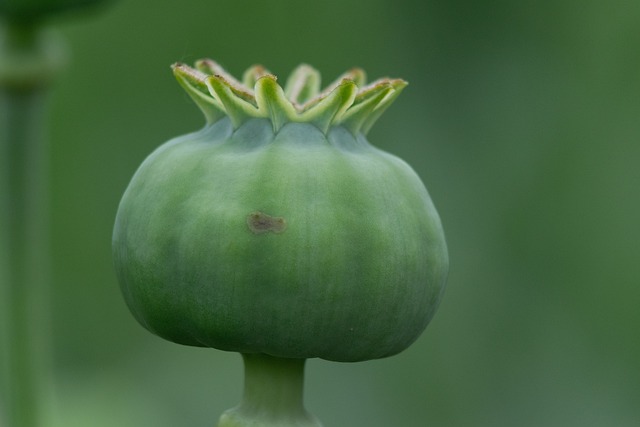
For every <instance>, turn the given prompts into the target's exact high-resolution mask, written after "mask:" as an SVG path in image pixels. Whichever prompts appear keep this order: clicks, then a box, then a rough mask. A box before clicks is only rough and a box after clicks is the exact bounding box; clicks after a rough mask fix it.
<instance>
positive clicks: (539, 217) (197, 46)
mask: <svg viewBox="0 0 640 427" xmlns="http://www.w3.org/2000/svg"><path fill="white" fill-rule="evenodd" d="M53 24H54V25H53V26H54V27H55V28H57V29H58V30H59V32H60V33H62V35H63V36H65V37H66V38H67V39H68V41H69V46H70V50H71V54H72V61H71V62H70V65H69V67H68V69H67V70H66V72H65V73H63V74H62V75H61V76H60V78H59V79H58V81H57V84H56V86H55V88H54V90H53V92H52V96H51V98H50V107H51V114H50V120H49V124H48V126H49V130H50V135H51V137H50V142H51V146H52V159H51V160H52V168H51V181H50V185H51V190H52V204H53V209H52V218H51V223H52V227H53V229H52V247H51V251H52V253H53V274H54V276H53V284H52V286H53V287H54V292H53V295H54V318H53V326H54V336H53V338H54V340H55V341H54V342H55V359H54V365H55V377H56V391H57V392H56V401H57V406H56V411H57V413H58V416H59V417H61V419H62V420H64V424H63V425H65V427H73V426H76V425H77V426H83V427H86V426H88V425H91V426H100V425H109V426H113V425H119V426H121V427H126V426H131V427H133V426H135V427H141V426H154V427H175V426H211V425H214V424H215V421H216V419H217V417H218V415H219V414H220V413H221V412H222V411H223V410H224V409H226V408H229V407H231V406H233V405H234V404H236V403H237V402H238V400H239V398H240V393H241V382H242V365H241V360H240V357H239V356H238V355H236V354H232V353H224V352H220V351H217V350H203V349H194V348H189V347H181V346H178V345H175V344H172V343H168V342H165V341H162V340H161V339H159V338H156V337H154V336H152V335H151V334H149V333H147V332H146V331H145V330H143V329H142V328H141V327H140V326H139V325H138V324H137V323H136V322H135V321H134V319H133V317H132V316H131V315H130V314H129V313H128V311H127V308H126V307H125V305H124V302H123V301H122V299H121V297H120V294H119V288H118V285H117V283H116V280H115V277H114V273H113V270H112V265H111V254H110V239H111V229H112V225H113V220H114V215H115V212H116V208H117V204H118V201H119V198H120V196H121V194H122V192H123V191H124V189H125V187H126V185H127V183H128V181H129V179H130V178H131V176H132V174H133V173H134V171H135V169H136V168H137V166H138V165H139V164H140V162H141V161H142V160H143V159H144V157H145V156H146V155H147V154H149V153H150V152H151V151H152V150H153V149H154V148H155V147H157V146H158V145H159V144H160V143H162V142H163V141H166V140H167V139H169V138H171V137H173V136H176V135H179V134H183V133H187V132H190V131H193V130H196V129H198V128H200V127H201V126H203V125H204V120H203V117H202V116H201V114H200V112H199V111H198V110H197V109H196V107H195V106H194V105H193V104H192V102H191V101H190V100H189V99H188V97H187V96H186V95H185V94H184V92H183V91H182V90H181V89H180V87H179V86H178V85H177V83H176V82H175V81H174V79H173V77H172V75H171V73H170V70H169V65H170V64H171V63H173V62H175V61H183V62H193V61H194V60H196V59H198V58H201V57H211V58H214V59H216V60H217V61H219V62H220V63H221V64H222V65H223V66H225V67H226V68H227V69H228V70H229V71H230V72H232V73H233V74H236V75H240V74H241V73H242V71H243V70H244V69H245V68H246V67H248V66H250V65H252V64H253V63H262V64H264V65H265V66H267V67H268V68H269V69H270V70H271V71H272V72H274V73H275V74H277V75H280V76H285V75H286V74H287V73H288V72H289V71H290V70H291V69H292V68H293V67H294V66H295V65H297V64H298V63H300V62H307V63H310V64H312V65H314V66H315V67H316V68H318V69H319V70H320V71H321V72H322V73H323V75H324V76H325V79H326V80H327V81H329V80H333V78H335V77H336V76H337V75H338V74H340V73H341V72H343V71H344V70H346V69H347V68H349V67H352V66H360V67H363V68H364V69H366V70H367V71H368V73H369V76H370V77H371V78H376V77H380V76H383V75H391V76H394V77H395V76H397V77H403V78H405V79H406V80H408V81H409V82H410V86H409V87H408V88H407V89H406V90H405V92H404V93H403V95H402V96H401V97H400V98H399V99H398V100H397V101H396V103H395V104H394V105H393V106H392V107H391V108H390V109H389V110H388V112H387V113H386V114H385V116H384V117H383V118H382V119H381V120H380V121H379V122H378V124H377V125H376V126H375V127H374V128H373V130H372V132H371V133H370V134H369V136H370V138H369V139H370V141H371V142H372V143H373V144H375V145H377V146H378V147H381V148H383V149H385V150H387V151H389V152H391V153H394V154H396V155H398V156H400V157H402V158H404V159H406V160H408V161H409V163H410V164H411V165H412V166H413V167H414V168H415V169H416V171H417V172H418V173H419V175H420V176H421V177H422V178H423V180H424V182H425V183H426V185H427V187H428V188H429V190H430V192H431V195H432V197H433V199H434V201H435V203H436V206H437V207H438V209H439V212H440V214H441V217H442V220H443V222H444V225H445V230H446V233H447V238H448V243H449V248H450V257H451V273H450V279H449V283H448V289H447V292H446V295H445V298H444V300H443V303H442V305H441V307H440V311H439V312H438V314H437V315H436V317H435V319H434V320H433V322H432V324H431V325H430V326H429V327H428V328H427V331H426V332H425V334H424V335H423V336H422V337H421V338H420V339H419V340H418V341H417V342H416V344H415V345H414V346H412V347H411V348H410V349H408V350H407V351H405V352H404V353H402V354H400V355H398V356H396V357H393V358H389V359H385V360H379V361H372V362H365V363H358V364H338V363H329V362H324V361H320V360H312V361H310V362H309V363H308V367H307V386H306V402H307V407H308V408H309V409H310V411H312V412H313V413H314V414H315V415H317V416H318V417H319V418H320V419H321V420H322V421H323V422H324V423H325V425H326V426H327V427H347V426H370V427H375V426H379V427H383V426H384V427H388V426H400V427H421V426H442V427H458V426H473V427H481V426H494V427H495V426H522V427H525V426H543V427H555V426H558V427H560V426H562V427H565V426H570V425H571V426H574V425H575V426H581V427H587V426H594V427H595V426H597V427H601V426H618V427H625V426H637V425H640V406H639V405H638V402H639V401H640V363H639V361H640V337H639V335H640V309H639V307H640V259H639V258H640V257H639V255H640V248H639V246H640V244H639V242H640V226H639V224H638V222H639V219H640V192H639V188H640V167H639V166H638V164H639V163H640V2H634V1H623V0H613V1H609V2H601V1H595V0H586V1H577V0H565V1H551V0H548V1H543V2H539V1H538V2H534V1H507V0H495V1H471V0H448V1H444V0H422V1H421V0H394V1H391V0H372V1H368V2H349V1H344V0H342V1H337V0H325V1H322V2H320V1H316V2H306V1H278V2H265V1H261V2H258V1H207V2H202V1H197V0H181V1H180V2H178V1H168V0H155V1H153V2H144V1H134V0H120V1H118V2H114V3H113V4H111V5H110V6H109V7H108V8H105V10H102V11H100V13H94V14H83V15H80V16H75V17H68V18H66V19H58V20H56V21H55V22H54V23H53Z"/></svg>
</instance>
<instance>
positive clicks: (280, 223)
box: [247, 211, 287, 234]
mask: <svg viewBox="0 0 640 427" xmlns="http://www.w3.org/2000/svg"><path fill="white" fill-rule="evenodd" d="M247 225H248V226H249V230H251V231H252V232H253V233H254V234H263V233H268V232H269V231H271V232H272V233H276V234H277V233H282V232H283V231H284V230H285V229H286V228H287V222H286V221H285V220H284V218H282V217H280V216H271V215H267V214H266V213H264V212H260V211H255V212H251V213H250V214H249V215H247Z"/></svg>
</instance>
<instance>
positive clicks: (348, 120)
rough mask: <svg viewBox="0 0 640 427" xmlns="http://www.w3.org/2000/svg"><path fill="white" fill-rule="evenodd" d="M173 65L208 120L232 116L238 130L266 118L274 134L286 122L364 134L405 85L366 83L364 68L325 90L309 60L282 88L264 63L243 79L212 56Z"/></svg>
mask: <svg viewBox="0 0 640 427" xmlns="http://www.w3.org/2000/svg"><path fill="white" fill-rule="evenodd" d="M171 69H172V71H173V74H174V75H175V77H176V79H177V80H178V82H179V83H180V85H181V86H182V87H183V88H184V89H185V90H186V91H187V93H188V94H189V95H190V96H191V98H192V99H193V100H194V102H195V103H196V104H197V105H198V107H199V108H200V109H201V110H202V111H203V113H204V115H205V117H206V119H207V123H209V124H212V123H215V122H217V121H218V120H220V119H222V118H223V117H225V116H228V117H229V118H230V120H231V122H232V124H233V127H234V128H236V129H237V128H238V127H240V126H241V125H242V124H243V123H244V122H246V121H247V120H249V119H252V118H267V119H269V120H271V122H272V124H273V128H274V131H276V132H277V131H278V130H279V129H280V128H281V127H282V126H283V125H284V124H286V123H288V122H307V123H311V124H313V125H315V126H317V127H318V128H319V129H320V130H321V131H322V132H325V133H326V132H328V130H329V129H330V128H331V127H332V126H344V127H346V128H347V129H349V131H351V132H352V133H353V134H358V133H363V134H366V133H367V132H368V131H369V129H370V128H371V126H372V125H373V123H374V122H375V121H376V120H377V119H378V118H379V117H380V115H381V114H382V112H383V111H384V110H385V109H386V108H387V107H388V106H389V105H390V104H391V103H392V102H393V101H394V100H395V98H396V97H397V96H398V95H399V94H400V92H401V91H402V89H404V87H405V86H406V85H407V82H406V81H404V80H402V79H390V78H383V79H379V80H376V81H375V82H373V83H370V84H366V75H365V72H364V71H363V70H362V69H360V68H353V69H351V70H349V71H347V72H346V73H344V74H342V75H341V76H339V77H338V78H337V79H336V80H335V81H334V82H332V83H331V84H329V85H328V86H327V87H326V88H325V89H324V90H321V78H320V73H319V72H318V71H317V70H316V69H315V68H313V67H311V66H310V65H308V64H301V65H299V66H298V67H297V68H296V69H295V70H294V71H293V72H292V73H291V74H290V76H289V77H288V79H287V80H286V83H285V85H284V87H283V86H280V84H279V83H278V82H277V77H276V76H275V75H274V74H271V73H270V72H269V71H268V70H267V69H265V68H264V67H263V66H261V65H254V66H252V67H250V68H249V69H247V71H246V72H245V73H244V74H243V76H242V81H239V80H237V79H236V78H234V77H233V76H232V75H230V74H229V73H227V72H226V71H225V70H224V69H223V68H222V67H221V66H220V65H219V64H218V63H217V62H215V61H213V60H211V59H200V60H198V61H196V63H195V64H194V67H190V66H188V65H186V64H183V63H180V62H176V63H174V64H172V65H171Z"/></svg>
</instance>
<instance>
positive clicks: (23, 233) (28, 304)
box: [0, 23, 60, 427]
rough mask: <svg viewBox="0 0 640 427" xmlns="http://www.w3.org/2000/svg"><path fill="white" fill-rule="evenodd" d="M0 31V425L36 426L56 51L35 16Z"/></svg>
mask: <svg viewBox="0 0 640 427" xmlns="http://www.w3.org/2000/svg"><path fill="white" fill-rule="evenodd" d="M0 31H1V37H0V43H1V44H0V150H1V151H0V207H1V208H0V209H1V217H0V219H1V220H2V224H1V227H2V228H1V234H0V236H1V238H0V246H1V249H0V256H1V257H2V259H1V261H0V262H1V264H0V267H1V272H0V274H1V276H0V280H1V286H0V289H1V294H0V304H1V307H0V309H1V313H2V314H1V315H2V323H1V326H0V328H1V329H2V334H1V335H0V338H1V339H2V342H1V343H0V355H1V358H0V360H1V361H2V365H1V367H2V372H1V374H2V375H0V382H1V384H0V386H1V389H0V391H1V392H2V394H1V395H0V396H1V398H2V400H1V401H0V425H2V426H3V427H5V426H6V427H34V426H38V425H41V420H40V413H41V411H40V408H41V406H42V396H43V393H44V391H45V389H46V388H47V384H48V382H49V375H48V372H49V370H48V369H47V365H48V363H49V359H50V357H49V354H50V349H49V344H48V342H47V337H49V336H50V333H49V331H48V327H49V325H50V321H49V319H48V318H49V315H48V299H49V298H48V293H49V291H48V286H47V281H48V276H49V274H48V270H49V268H48V226H47V222H48V221H47V219H48V196H47V194H48V191H47V175H48V174H47V171H48V167H47V166H48V162H47V151H48V150H47V144H46V139H45V137H44V136H45V132H44V128H45V118H46V114H45V109H46V108H45V107H46V105H45V104H46V102H45V101H46V92H47V86H48V82H49V80H50V78H51V76H52V75H53V74H54V72H55V70H56V69H57V68H58V64H59V62H60V61H59V59H60V57H59V55H58V51H57V50H56V49H57V48H53V47H52V46H53V45H52V44H51V39H50V38H48V37H45V36H44V35H42V34H41V32H40V29H39V27H38V26H37V25H35V24H32V23H29V24H26V23H6V24H5V25H4V26H2V27H0Z"/></svg>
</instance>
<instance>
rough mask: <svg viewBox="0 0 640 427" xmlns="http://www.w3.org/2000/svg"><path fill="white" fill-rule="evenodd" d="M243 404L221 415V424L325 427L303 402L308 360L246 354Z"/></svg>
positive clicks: (233, 426) (225, 426)
mask: <svg viewBox="0 0 640 427" xmlns="http://www.w3.org/2000/svg"><path fill="white" fill-rule="evenodd" d="M242 357H243V360H244V369H245V373H244V375H245V378H244V393H243V396H242V401H241V402H240V405H238V406H237V407H235V408H232V409H229V410H228V411H226V412H225V413H223V414H222V416H221V417H220V421H219V423H218V427H322V424H321V423H320V422H319V421H318V420H317V419H315V417H314V416H313V415H311V414H309V413H308V412H307V411H306V410H305V408H304V404H303V387H304V365H305V359H285V358H280V357H273V356H268V355H265V354H243V355H242Z"/></svg>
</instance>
